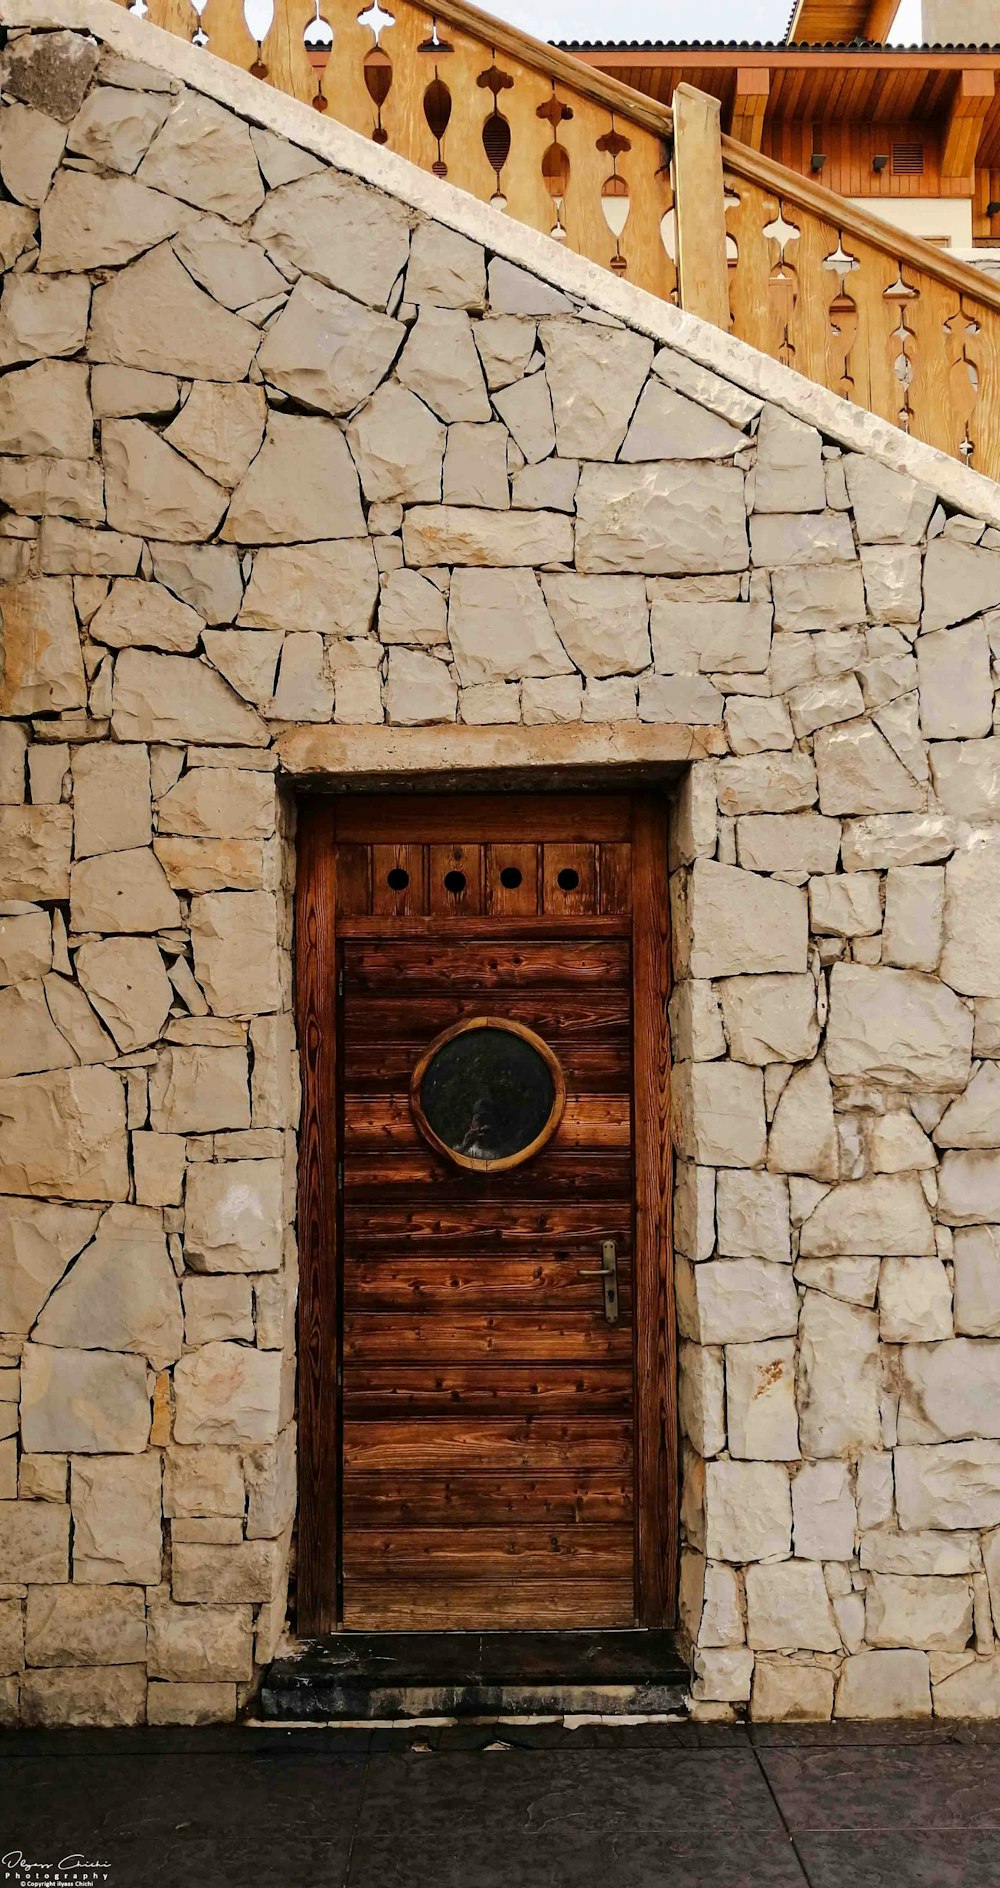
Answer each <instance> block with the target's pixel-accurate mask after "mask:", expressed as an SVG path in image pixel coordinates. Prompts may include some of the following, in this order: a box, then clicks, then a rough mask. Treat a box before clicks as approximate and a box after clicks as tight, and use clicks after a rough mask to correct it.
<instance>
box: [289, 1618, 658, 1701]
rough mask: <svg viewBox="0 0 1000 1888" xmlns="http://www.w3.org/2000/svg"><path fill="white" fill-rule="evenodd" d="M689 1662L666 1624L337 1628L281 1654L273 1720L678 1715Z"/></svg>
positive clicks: (304, 1641)
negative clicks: (640, 1627) (558, 1628)
mask: <svg viewBox="0 0 1000 1888" xmlns="http://www.w3.org/2000/svg"><path fill="white" fill-rule="evenodd" d="M688 1684H689V1674H688V1669H687V1666H686V1665H685V1664H684V1661H683V1660H682V1659H681V1658H680V1656H679V1654H678V1652H677V1646H676V1641H675V1638H674V1635H673V1633H669V1632H640V1631H626V1632H483V1633H479V1632H419V1633H411V1632H386V1633H367V1632H342V1633H333V1634H331V1635H330V1636H329V1637H327V1638H322V1639H308V1640H303V1642H302V1645H301V1647H299V1648H298V1649H297V1650H296V1651H295V1652H294V1653H293V1654H292V1655H290V1656H289V1657H287V1658H282V1659H275V1660H274V1662H273V1663H272V1664H271V1665H270V1667H269V1668H268V1671H267V1672H266V1674H265V1676H264V1680H263V1684H262V1687H261V1692H260V1699H259V1703H258V1707H257V1709H258V1713H259V1716H260V1717H261V1718H264V1719H266V1720H269V1721H271V1722H282V1721H284V1722H286V1723H288V1722H292V1721H297V1722H300V1723H301V1722H303V1721H312V1722H329V1721H335V1720H337V1719H345V1718H346V1719H362V1720H364V1719H371V1718H397V1717H398V1718H407V1717H438V1716H447V1717H470V1716H474V1717H485V1716H490V1715H491V1714H492V1715H496V1714H502V1715H517V1714H520V1715H525V1714H535V1713H540V1714H546V1713H556V1714H558V1715H560V1716H566V1715H570V1716H572V1715H575V1714H578V1713H597V1714H600V1715H602V1716H631V1715H637V1714H647V1715H650V1714H652V1715H659V1714H662V1713H665V1712H679V1711H682V1710H683V1708H684V1697H685V1693H686V1692H687V1689H688Z"/></svg>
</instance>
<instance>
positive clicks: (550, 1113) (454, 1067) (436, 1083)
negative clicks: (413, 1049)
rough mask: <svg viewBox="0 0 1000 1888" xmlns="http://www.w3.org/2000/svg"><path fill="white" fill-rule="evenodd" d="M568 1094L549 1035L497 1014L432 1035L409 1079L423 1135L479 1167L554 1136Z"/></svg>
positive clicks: (516, 1158) (513, 1161)
mask: <svg viewBox="0 0 1000 1888" xmlns="http://www.w3.org/2000/svg"><path fill="white" fill-rule="evenodd" d="M565 1102H566V1083H565V1079H564V1077H563V1072H562V1069H561V1068H560V1066H559V1063H558V1061H557V1060H556V1057H555V1055H554V1054H553V1052H552V1050H551V1049H550V1048H549V1045H548V1043H547V1042H543V1040H542V1038H541V1036H538V1035H536V1034H535V1032H534V1030H533V1029H527V1028H525V1026H524V1025H523V1024H522V1023H511V1022H507V1021H505V1020H504V1018H503V1017H499V1016H475V1017H472V1018H471V1019H470V1020H469V1021H468V1022H464V1023H456V1024H455V1025H454V1026H453V1028H451V1029H446V1030H444V1031H443V1032H442V1034H441V1035H440V1036H435V1038H434V1041H433V1042H432V1043H430V1044H429V1046H428V1047H427V1049H425V1051H424V1053H423V1055H422V1056H421V1058H420V1060H419V1062H418V1063H417V1066H416V1068H415V1069H414V1071H413V1077H412V1080H411V1082H410V1107H411V1109H412V1111H413V1118H414V1120H415V1121H416V1124H417V1126H418V1128H419V1129H420V1132H421V1134H423V1136H424V1138H425V1140H427V1141H429V1142H430V1144H431V1146H432V1147H433V1148H436V1150H437V1152H438V1153H439V1154H443V1155H445V1157H446V1158H447V1159H448V1160H453V1161H454V1162H455V1163H456V1165H457V1166H459V1167H467V1168H469V1169H471V1170H472V1171H474V1172H476V1173H491V1172H496V1171H497V1170H499V1169H501V1168H504V1167H518V1166H520V1164H521V1162H522V1161H525V1160H530V1159H531V1156H532V1155H533V1154H537V1153H538V1152H539V1151H540V1150H541V1149H542V1148H543V1147H544V1146H545V1144H546V1142H547V1141H549V1140H551V1138H552V1135H553V1134H554V1133H555V1131H556V1128H557V1127H558V1126H559V1122H560V1119H561V1117H562V1112H563V1108H564V1106H565Z"/></svg>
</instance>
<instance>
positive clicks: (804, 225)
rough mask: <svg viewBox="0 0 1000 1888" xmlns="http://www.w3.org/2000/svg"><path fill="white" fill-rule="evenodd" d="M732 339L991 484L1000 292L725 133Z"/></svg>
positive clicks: (998, 403) (996, 462)
mask: <svg viewBox="0 0 1000 1888" xmlns="http://www.w3.org/2000/svg"><path fill="white" fill-rule="evenodd" d="M722 146H723V174H724V187H725V194H726V231H727V238H728V248H729V257H728V270H727V273H728V276H729V297H730V306H731V310H732V327H733V332H734V333H736V334H738V335H740V336H741V337H742V338H743V339H744V340H746V341H750V342H752V344H753V345H754V346H755V347H758V348H760V349H761V350H762V351H763V352H764V353H765V354H771V355H773V356H774V357H775V359H776V360H780V361H784V362H785V363H786V364H787V365H788V366H789V367H794V368H795V369H796V370H797V371H798V372H799V373H800V374H805V375H806V377H807V379H809V380H815V381H819V383H820V385H821V386H824V387H829V388H831V389H832V391H833V392H834V393H839V394H842V395H843V397H844V398H845V399H846V400H853V401H854V402H855V403H856V404H857V405H859V406H863V407H867V409H868V411H869V412H870V413H878V414H879V415H880V416H881V417H882V418H883V419H886V420H891V421H892V422H893V424H894V425H896V426H900V427H902V428H903V430H904V431H905V432H908V433H912V434H913V436H914V437H915V438H917V439H923V440H926V441H927V442H928V444H929V445H932V446H938V447H940V448H941V450H942V451H944V452H949V453H952V454H953V455H954V456H955V457H956V458H960V459H963V460H965V461H966V463H969V464H971V465H972V466H973V467H974V468H975V470H976V471H977V472H984V473H986V474H987V476H988V477H990V478H998V477H1000V292H998V289H997V286H996V285H995V284H994V283H993V282H991V281H990V280H989V278H988V277H986V276H984V275H982V274H981V273H980V272H979V271H978V270H977V269H975V268H972V267H970V266H969V264H967V263H963V262H960V261H959V260H958V259H957V257H954V256H950V255H949V254H948V251H947V250H943V249H937V248H935V247H934V246H933V245H932V244H930V243H924V242H921V241H920V240H919V239H918V238H916V237H910V236H906V235H904V234H902V233H901V232H900V231H897V230H894V229H893V228H892V227H891V226H890V225H888V224H886V223H883V222H882V221H881V220H880V219H879V218H878V217H874V216H869V215H868V214H867V212H866V211H864V210H859V209H855V208H853V207H852V206H851V205H850V204H848V203H845V202H844V200H843V198H841V197H837V196H835V195H833V193H832V192H830V191H824V190H823V189H822V188H821V187H820V186H818V185H814V184H810V183H809V181H808V180H807V179H806V178H804V177H799V176H795V175H793V174H792V173H790V172H788V171H786V170H785V169H784V168H783V166H782V165H780V164H775V163H774V162H772V160H771V159H770V158H766V157H762V156H760V154H759V153H757V152H749V151H747V150H746V149H745V147H743V146H741V145H739V144H736V143H735V142H734V141H733V140H732V139H729V138H724V139H723V140H722Z"/></svg>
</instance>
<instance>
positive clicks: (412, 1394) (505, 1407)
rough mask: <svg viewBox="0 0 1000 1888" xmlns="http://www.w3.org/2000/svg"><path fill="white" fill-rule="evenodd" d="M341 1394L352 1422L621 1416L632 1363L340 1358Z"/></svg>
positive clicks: (628, 1404) (627, 1403) (627, 1405)
mask: <svg viewBox="0 0 1000 1888" xmlns="http://www.w3.org/2000/svg"><path fill="white" fill-rule="evenodd" d="M344 1396H345V1399H346V1401H347V1403H348V1405H349V1407H350V1409H351V1413H352V1415H354V1416H355V1417H359V1418H360V1417H363V1416H380V1417H388V1418H390V1419H392V1418H394V1417H397V1416H400V1417H402V1416H406V1415H413V1416H416V1415H422V1416H446V1415H456V1416H460V1415H463V1414H465V1415H467V1416H492V1415H494V1414H495V1413H496V1412H497V1411H498V1410H499V1411H502V1412H503V1413H505V1414H506V1415H509V1416H533V1415H535V1414H536V1413H537V1414H538V1415H540V1416H562V1415H572V1414H573V1411H574V1410H576V1409H579V1407H580V1402H581V1399H583V1400H584V1401H585V1402H586V1405H587V1408H588V1409H589V1410H594V1411H607V1412H608V1413H609V1414H611V1415H615V1416H627V1415H628V1414H629V1413H630V1411H631V1408H632V1359H631V1357H626V1358H625V1359H624V1360H623V1361H622V1362H621V1363H619V1364H611V1363H606V1362H604V1361H603V1360H602V1361H600V1362H598V1363H595V1364H589V1363H588V1364H581V1363H578V1362H574V1363H572V1364H551V1363H544V1364H537V1363H536V1364H512V1363H502V1364H493V1363H472V1364H464V1363H451V1362H448V1363H444V1364H442V1363H425V1364H409V1363H407V1364H398V1363H392V1364H373V1363H370V1362H369V1361H368V1357H367V1355H366V1357H365V1361H364V1362H363V1363H354V1362H353V1361H351V1360H348V1361H347V1362H346V1363H345V1365H344Z"/></svg>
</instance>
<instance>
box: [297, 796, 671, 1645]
mask: <svg viewBox="0 0 1000 1888" xmlns="http://www.w3.org/2000/svg"><path fill="white" fill-rule="evenodd" d="M305 826H306V839H305V845H304V848H303V860H302V867H303V871H304V876H305V877H306V879H307V881H308V882H309V883H311V884H313V886H314V892H315V890H316V889H318V890H319V891H320V894H321V895H320V897H319V898H318V899H317V897H316V896H312V897H310V898H308V900H307V896H306V891H305V888H304V887H303V886H302V885H301V884H300V896H299V924H300V931H301V928H302V926H303V924H304V923H305V924H310V925H311V934H312V941H313V944H314V945H318V946H319V948H318V949H312V950H310V951H309V952H307V956H308V957H309V959H310V965H309V967H308V969H307V973H306V974H305V975H303V969H304V967H303V965H302V962H301V958H300V996H302V995H303V994H304V997H305V1004H306V1014H305V1015H301V1016H300V1025H301V1026H302V1029H303V1035H304V1037H305V1038H307V1039H308V1038H309V1034H310V1030H311V1032H312V1041H313V1044H314V1047H315V1050H316V1053H315V1055H310V1054H309V1053H308V1051H307V1053H306V1056H305V1074H306V1083H305V1086H306V1106H305V1110H304V1122H305V1127H306V1137H305V1139H306V1143H307V1144H306V1145H304V1147H303V1170H304V1173H305V1175H306V1178H305V1179H304V1183H303V1194H304V1197H303V1202H302V1204H303V1214H302V1219H303V1226H302V1232H303V1235H304V1237H303V1291H302V1319H303V1330H302V1352H303V1358H304V1360H305V1362H304V1367H303V1371H302V1384H303V1396H302V1398H301V1402H302V1409H301V1417H302V1424H303V1450H304V1455H305V1457H306V1460H305V1462H304V1474H303V1501H302V1514H301V1517H300V1625H302V1624H303V1619H302V1612H303V1602H304V1605H305V1611H306V1615H307V1622H306V1623H308V1625H309V1626H311V1627H312V1628H313V1629H315V1627H316V1625H330V1624H333V1623H339V1624H342V1625H343V1626H344V1627H346V1628H348V1629H350V1628H359V1629H360V1628H364V1629H368V1630H371V1629H380V1628H381V1629H385V1630H398V1629H400V1628H404V1627H405V1628H420V1629H427V1630H437V1629H441V1630H444V1629H455V1628H477V1629H490V1628H496V1627H507V1628H511V1627H513V1628H532V1629H536V1630H537V1629H544V1628H556V1627H585V1626H631V1625H633V1624H635V1623H637V1622H639V1623H644V1624H662V1623H669V1620H670V1617H671V1609H672V1603H673V1564H674V1559H675V1555H676V1543H675V1540H674V1519H673V1514H674V1499H673V1489H674V1484H675V1477H676V1468H675V1462H674V1420H673V1405H672V1325H671V1316H670V1311H671V1307H670V1304H669V1266H668V1263H667V1259H668V1237H667V1235H668V1227H667V1225H666V1220H665V1213H666V1204H667V1187H666V1175H667V1172H668V1160H667V1155H666V1140H665V1092H666V1078H665V1071H666V1040H665V1023H664V1015H663V1005H664V1001H665V994H666V989H665V979H666V957H665V917H664V878H665V860H663V858H662V852H663V847H664V840H663V833H664V832H665V822H664V821H663V820H662V817H659V816H658V814H657V809H656V808H655V806H654V805H651V804H650V803H649V802H648V801H638V802H633V801H632V800H630V799H629V798H627V797H626V796H622V797H621V798H613V799H609V798H600V799H598V798H596V797H587V796H579V797H578V798H574V799H572V800H569V799H564V798H558V799H557V798H555V797H554V796H553V797H545V796H538V797H536V798H533V799H531V800H527V799H523V798H521V797H513V796H512V797H507V798H505V799H503V800H498V799H494V798H489V799H487V798H482V799H472V798H467V799H462V800H459V799H453V800H436V799H434V800H432V799H426V800H421V799H413V800H409V801H407V802H405V803H400V802H398V801H392V800H382V801H378V800H369V801H351V802H334V803H327V806H326V807H325V808H320V809H318V810H312V809H310V811H309V812H308V813H307V815H306V822H305ZM334 886H335V887H336V890H335V891H334V889H333V888H334ZM307 906H308V908H307ZM317 912H319V913H320V924H319V929H318V931H317V924H316V919H317ZM303 941H304V940H303V939H302V937H301V936H300V940H299V945H300V952H301V948H302V943H303ZM321 964H322V967H321ZM334 973H335V975H334ZM334 981H335V985H336V988H335V992H334V991H331V988H330V986H331V985H332V984H333V983H334ZM317 999H319V1000H318V1001H317ZM487 1018H488V1019H490V1027H491V1028H497V1027H500V1028H501V1030H502V1031H504V1030H506V1029H507V1026H510V1027H511V1028H512V1030H513V1031H514V1032H515V1034H516V1036H517V1039H518V1041H519V1042H520V1041H522V1040H526V1041H527V1043H528V1045H529V1047H528V1050H527V1053H528V1054H529V1056H531V1055H533V1054H535V1053H536V1052H535V1051H534V1050H533V1049H532V1047H531V1044H532V1038H534V1037H537V1038H538V1039H540V1045H539V1049H538V1051H537V1053H538V1055H539V1057H543V1056H544V1057H548V1059H549V1061H550V1062H552V1063H554V1068H553V1069H552V1072H551V1081H552V1086H553V1096H554V1098H553V1105H552V1111H551V1115H550V1121H551V1120H555V1119H556V1118H557V1117H558V1125H557V1126H556V1127H555V1129H554V1132H552V1134H551V1138H550V1139H548V1140H547V1142H545V1144H544V1145H540V1146H539V1147H538V1149H537V1151H535V1152H533V1153H531V1154H530V1155H529V1156H528V1157H527V1158H525V1159H523V1160H521V1161H520V1164H500V1165H498V1166H496V1167H494V1166H493V1165H492V1164H491V1163H490V1161H489V1160H488V1159H486V1158H485V1156H489V1155H492V1154H494V1153H496V1152H497V1151H498V1150H499V1151H500V1152H504V1149H505V1148H506V1147H507V1143H504V1145H503V1147H501V1143H500V1141H499V1140H498V1141H497V1145H496V1147H493V1146H492V1145H487V1141H488V1138H489V1135H490V1134H491V1133H496V1134H499V1133H500V1125H499V1123H498V1121H497V1119H496V1118H495V1110H494V1109H493V1108H492V1105H491V1104H490V1101H489V1097H488V1096H486V1097H483V1098H482V1099H481V1100H476V1101H474V1102H472V1103H471V1104H469V1119H470V1122H471V1124H472V1125H471V1126H470V1128H469V1130H468V1132H467V1133H466V1134H465V1136H464V1138H461V1137H460V1136H459V1135H456V1137H455V1140H454V1145H453V1148H452V1151H451V1152H449V1151H448V1150H447V1146H446V1144H445V1143H442V1142H439V1140H438V1137H437V1136H436V1134H435V1131H434V1124H433V1122H431V1121H429V1120H428V1119H427V1117H426V1116H425V1113H424V1109H423V1099H424V1094H425V1091H424V1089H423V1088H422V1087H421V1086H420V1083H419V1075H420V1072H421V1070H422V1068H423V1066H424V1064H425V1063H426V1062H427V1057H428V1049H429V1047H430V1046H431V1045H435V1044H436V1042H437V1039H438V1038H439V1037H442V1036H445V1035H447V1036H448V1037H450V1038H451V1040H452V1042H454V1038H455V1036H456V1035H457V1034H458V1033H462V1034H463V1037H464V1043H463V1052H464V1050H467V1049H468V1047H469V1042H470V1040H471V1039H472V1037H470V1035H468V1034H466V1033H465V1031H467V1030H468V1028H469V1025H472V1026H473V1035H474V1040H475V1041H476V1042H479V1043H482V1041H483V1037H482V1036H481V1035H478V1034H475V1031H476V1030H481V1029H482V1028H483V1027H484V1025H485V1019H487ZM462 1025H464V1026H465V1031H460V1026H462ZM334 1039H335V1041H336V1044H337V1049H336V1065H335V1067H334V1063H333V1059H332V1052H331V1041H332V1040H334ZM495 1040H496V1038H495V1037H491V1039H490V1041H491V1046H493V1045H494V1044H495ZM503 1040H504V1042H505V1043H506V1044H508V1045H509V1043H510V1034H509V1033H506V1034H504V1037H503ZM518 1053H522V1052H521V1051H519V1052H518ZM431 1060H432V1061H433V1049H432V1053H431ZM535 1066H538V1065H535ZM415 1071H416V1072H417V1090H416V1092H415V1093H414V1094H412V1095H411V1083H412V1082H413V1081H414V1073H415ZM478 1079H479V1078H478V1077H477V1080H478ZM484 1079H485V1078H484ZM531 1079H532V1080H534V1079H535V1077H534V1075H532V1077H531ZM546 1079H548V1078H547V1077H546V1076H544V1075H541V1074H539V1075H538V1081H539V1083H540V1084H544V1082H545V1080H546ZM563 1086H564V1088H565V1096H564V1101H563V1099H562V1096H561V1090H562V1088H563ZM556 1091H559V1093H558V1095H557V1094H556ZM427 1092H430V1091H427ZM470 1092H473V1091H470ZM516 1093H517V1086H516V1081H515V1096H516ZM547 1093H548V1091H547V1090H546V1096H545V1097H544V1098H543V1099H547ZM637 1104H638V1105H637ZM459 1105H460V1106H461V1105H464V1104H463V1101H462V1091H461V1088H459ZM560 1105H561V1108H562V1111H561V1114H560V1113H559V1108H560ZM331 1111H332V1112H333V1113H334V1115H335V1121H334V1122H333V1123H331V1122H330V1120H329V1118H328V1116H329V1113H330V1112H331ZM477 1111H479V1112H477ZM652 1116H655V1121H653V1120H652V1119H651V1117H652ZM463 1119H464V1117H463ZM310 1121H312V1122H313V1123H314V1124H315V1129H316V1143H317V1144H316V1146H315V1148H314V1150H313V1154H312V1156H311V1155H310V1151H309V1147H308V1141H309V1123H310ZM484 1124H485V1125H484ZM460 1126H461V1123H460ZM529 1132H530V1130H528V1129H525V1134H528V1133H529ZM484 1135H485V1137H486V1138H485V1139H484ZM334 1141H335V1142H336V1150H335V1154H334V1145H333V1144H334ZM513 1145H514V1143H513V1142H511V1143H510V1146H513ZM530 1145H534V1143H533V1142H531V1143H530ZM463 1149H465V1150H466V1151H465V1152H464V1153H463V1151H462V1150H463ZM470 1150H471V1151H470ZM332 1158H335V1161H336V1180H335V1182H334V1184H333V1185H332V1186H331V1185H330V1174H329V1166H330V1162H331V1159H332ZM504 1158H505V1160H506V1159H507V1158H508V1155H507V1154H506V1153H505V1156H504ZM509 1159H510V1161H511V1162H515V1161H517V1160H518V1155H517V1153H516V1152H515V1153H513V1154H510V1155H509ZM310 1173H311V1175H312V1177H311V1179H310V1178H309V1175H310ZM320 1182H321V1183H322V1187H321V1190H322V1194H323V1201H322V1204H321V1206H319V1208H317V1201H316V1198H315V1195H316V1190H317V1185H318V1184H319V1183H320ZM310 1224H313V1225H314V1227H315V1239H311V1238H310ZM608 1242H612V1243H613V1245H614V1248H615V1262H616V1265H617V1285H618V1304H617V1316H615V1315H614V1313H615V1307H614V1305H613V1304H612V1305H611V1306H609V1305H608V1304H607V1303H606V1299H605V1290H604V1286H605V1279H604V1277H602V1276H601V1275H600V1271H601V1268H602V1265H603V1264H604V1262H605V1254H606V1251H607V1246H608ZM581 1273H587V1274H592V1275H590V1276H585V1277H582V1276H581ZM609 1313H610V1315H609ZM310 1359H311V1360H312V1362H313V1364H314V1365H315V1366H316V1368H315V1371H311V1370H310V1368H309V1360H310ZM331 1364H332V1371H331ZM331 1374H332V1375H333V1378H334V1382H333V1385H332V1386H331V1384H330V1377H331ZM331 1424H332V1425H333V1429H334V1432H335V1433H334V1434H333V1436H331V1435H330V1434H329V1429H330V1425H331ZM317 1506H318V1508H319V1514H318V1515H317V1513H316V1508H317ZM331 1511H332V1512H331ZM331 1523H332V1525H331ZM331 1548H332V1560H331ZM317 1594H318V1597H319V1602H320V1603H319V1607H318V1608H317V1607H316V1606H315V1604H314V1596H316V1595H317Z"/></svg>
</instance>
